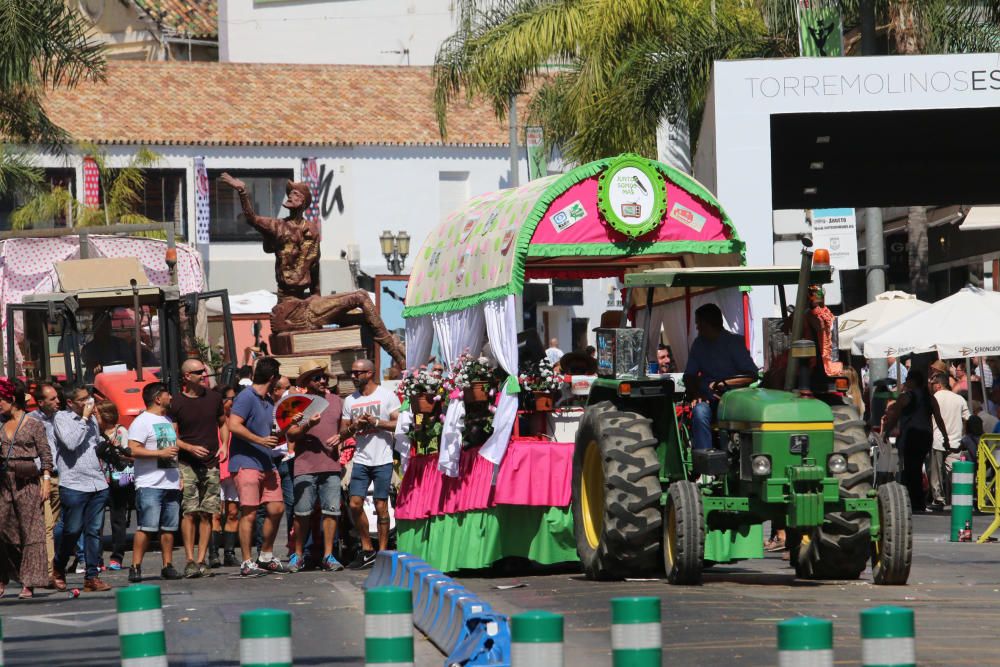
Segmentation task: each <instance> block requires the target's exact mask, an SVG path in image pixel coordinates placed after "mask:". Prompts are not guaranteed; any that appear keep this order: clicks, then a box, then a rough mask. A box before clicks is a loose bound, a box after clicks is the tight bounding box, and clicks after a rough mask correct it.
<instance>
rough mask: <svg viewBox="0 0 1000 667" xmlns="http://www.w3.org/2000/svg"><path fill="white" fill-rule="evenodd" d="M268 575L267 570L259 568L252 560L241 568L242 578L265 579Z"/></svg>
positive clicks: (245, 562) (244, 563)
mask: <svg viewBox="0 0 1000 667" xmlns="http://www.w3.org/2000/svg"><path fill="white" fill-rule="evenodd" d="M266 574H267V570H264V569H261V568H259V567H257V563H255V562H253V561H252V560H245V561H243V565H241V566H240V576H241V577H263V576H264V575H266Z"/></svg>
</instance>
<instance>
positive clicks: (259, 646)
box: [240, 609, 292, 667]
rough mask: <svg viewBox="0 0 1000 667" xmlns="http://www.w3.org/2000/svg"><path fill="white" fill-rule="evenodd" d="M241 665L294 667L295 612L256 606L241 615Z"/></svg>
mask: <svg viewBox="0 0 1000 667" xmlns="http://www.w3.org/2000/svg"><path fill="white" fill-rule="evenodd" d="M240 666H241V667H292V613H291V612H289V611H285V610H283V609H255V610H253V611H245V612H243V613H242V614H240Z"/></svg>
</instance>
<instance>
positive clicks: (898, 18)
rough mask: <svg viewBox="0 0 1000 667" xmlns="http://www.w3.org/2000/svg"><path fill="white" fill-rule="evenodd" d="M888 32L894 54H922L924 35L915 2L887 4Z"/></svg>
mask: <svg viewBox="0 0 1000 667" xmlns="http://www.w3.org/2000/svg"><path fill="white" fill-rule="evenodd" d="M889 30H890V33H891V34H892V39H893V42H894V43H895V46H896V53H899V54H902V55H913V54H917V53H923V51H924V35H923V30H922V29H921V25H920V13H919V11H918V9H917V3H916V2H915V1H912V0H896V2H891V3H889Z"/></svg>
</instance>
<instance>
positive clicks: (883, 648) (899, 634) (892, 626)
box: [861, 606, 917, 667]
mask: <svg viewBox="0 0 1000 667" xmlns="http://www.w3.org/2000/svg"><path fill="white" fill-rule="evenodd" d="M913 637H914V623H913V610H912V609H906V608H904V607H891V606H886V607H874V608H872V609H865V610H864V611H863V612H861V665H862V667H908V666H915V665H916V664H917V654H916V648H915V647H914V642H913Z"/></svg>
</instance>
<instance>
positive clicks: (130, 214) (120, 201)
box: [10, 144, 161, 229]
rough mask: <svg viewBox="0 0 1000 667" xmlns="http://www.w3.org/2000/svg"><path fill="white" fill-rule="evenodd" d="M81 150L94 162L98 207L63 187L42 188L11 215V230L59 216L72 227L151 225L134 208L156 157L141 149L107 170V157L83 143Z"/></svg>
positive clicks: (44, 222) (41, 222) (150, 152)
mask: <svg viewBox="0 0 1000 667" xmlns="http://www.w3.org/2000/svg"><path fill="white" fill-rule="evenodd" d="M80 150H81V152H82V153H83V154H84V156H85V157H90V158H93V159H94V161H95V162H96V163H97V168H98V170H99V171H100V178H101V195H102V196H101V206H100V207H97V208H94V207H90V206H85V205H84V204H83V203H81V202H80V201H78V200H77V199H76V198H75V197H73V195H72V193H70V192H69V191H68V190H66V189H65V188H61V187H55V188H52V189H50V190H44V189H43V190H40V191H38V192H36V193H35V195H34V196H32V197H31V198H30V199H29V200H28V201H27V202H26V203H25V204H24V205H23V206H21V207H20V208H18V209H17V210H16V211H14V212H13V213H11V216H10V221H11V226H12V227H13V228H14V229H30V228H32V227H34V226H35V225H39V224H47V223H49V222H51V221H52V220H53V219H55V218H59V217H62V216H66V218H67V220H68V221H69V222H70V223H71V226H73V227H92V226H95V225H111V224H126V225H128V224H144V223H151V222H153V220H150V219H149V218H147V217H146V216H144V215H142V214H140V213H137V212H136V207H137V206H138V204H139V203H140V202H141V201H142V192H143V188H144V187H145V170H146V169H148V168H150V167H154V166H156V164H158V163H159V161H160V159H161V156H160V155H159V154H157V153H155V152H153V151H152V150H150V149H148V148H145V147H143V148H140V149H139V150H138V151H136V153H135V155H133V156H132V158H131V159H130V160H129V162H128V164H127V165H125V166H124V167H121V168H109V167H108V156H107V154H106V153H105V152H103V151H101V150H100V149H99V148H98V147H97V146H95V145H94V144H84V145H82V146H81V147H80Z"/></svg>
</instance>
